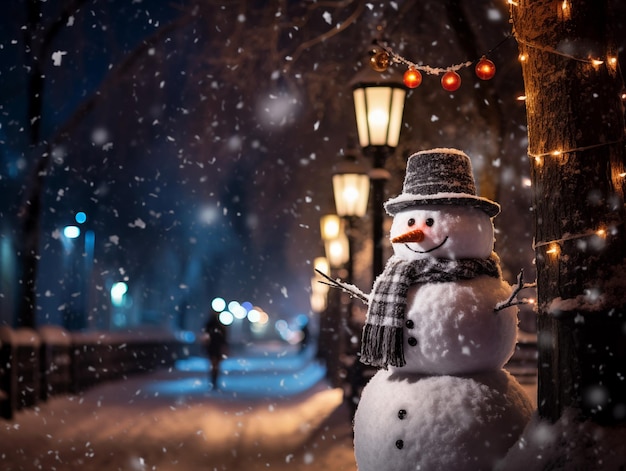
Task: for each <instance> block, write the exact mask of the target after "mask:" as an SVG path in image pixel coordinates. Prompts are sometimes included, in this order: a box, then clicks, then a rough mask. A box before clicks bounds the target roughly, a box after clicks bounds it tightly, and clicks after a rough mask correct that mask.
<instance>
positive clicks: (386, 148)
mask: <svg viewBox="0 0 626 471" xmlns="http://www.w3.org/2000/svg"><path fill="white" fill-rule="evenodd" d="M351 86H352V95H353V98H354V112H355V114H356V123H357V131H358V133H359V143H360V145H361V147H362V148H363V152H364V153H365V154H367V155H368V156H370V157H371V158H372V160H373V167H372V170H371V172H370V180H371V186H372V205H373V216H372V223H373V231H372V232H373V239H374V251H373V260H372V270H373V278H376V276H378V274H379V273H381V272H382V270H383V203H384V197H385V181H386V180H388V179H389V172H388V171H387V170H385V168H384V167H385V160H386V159H387V157H388V156H389V155H391V154H392V153H393V151H394V149H395V148H396V147H397V146H398V141H399V139H400V129H401V128H402V114H403V112H404V100H405V97H406V88H405V86H404V83H403V82H402V77H401V76H400V74H399V72H397V71H395V69H387V70H386V71H385V72H383V73H380V72H376V71H374V70H373V69H372V68H371V67H366V68H365V69H363V70H362V71H361V72H359V73H358V74H357V75H356V76H355V77H354V78H353V79H352V81H351Z"/></svg>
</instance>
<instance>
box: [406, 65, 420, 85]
mask: <svg viewBox="0 0 626 471" xmlns="http://www.w3.org/2000/svg"><path fill="white" fill-rule="evenodd" d="M402 81H403V82H404V84H405V85H406V86H407V87H409V88H417V87H419V86H420V85H421V83H422V74H421V73H420V71H419V70H417V69H415V68H413V67H411V68H410V69H409V70H407V71H406V72H405V73H404V77H403V78H402Z"/></svg>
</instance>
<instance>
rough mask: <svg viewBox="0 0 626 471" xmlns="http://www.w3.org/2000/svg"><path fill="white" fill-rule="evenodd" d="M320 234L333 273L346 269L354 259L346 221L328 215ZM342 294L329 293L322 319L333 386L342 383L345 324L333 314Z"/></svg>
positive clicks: (321, 341) (321, 333)
mask: <svg viewBox="0 0 626 471" xmlns="http://www.w3.org/2000/svg"><path fill="white" fill-rule="evenodd" d="M320 232H321V235H322V240H323V241H324V246H325V249H326V258H327V259H328V262H329V264H330V268H331V270H332V269H337V268H340V267H342V266H343V265H344V264H345V263H346V262H347V261H348V259H349V257H350V254H349V253H348V250H349V249H348V238H347V237H346V234H345V232H344V230H343V221H342V220H341V218H340V217H339V216H338V215H336V214H327V215H326V216H323V217H322V218H321V220H320ZM340 295H341V293H340V292H338V290H331V291H330V292H329V293H328V306H327V309H326V310H325V314H324V316H323V318H322V319H321V320H320V324H321V325H320V345H324V348H323V349H322V352H321V355H322V357H323V358H324V359H325V360H326V371H327V375H328V378H329V379H330V381H331V383H332V384H333V386H339V385H340V384H341V378H340V376H341V362H340V359H339V356H340V354H341V352H342V351H343V334H342V322H341V316H336V315H333V312H335V311H336V309H337V308H338V307H339V305H340Z"/></svg>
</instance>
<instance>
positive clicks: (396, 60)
mask: <svg viewBox="0 0 626 471" xmlns="http://www.w3.org/2000/svg"><path fill="white" fill-rule="evenodd" d="M512 37H513V36H512V35H510V34H509V35H507V36H506V37H505V38H504V39H503V40H502V41H500V42H499V43H498V44H497V45H496V46H495V47H493V48H492V49H491V50H489V51H488V53H487V54H489V53H491V52H493V51H494V50H495V49H497V48H498V47H500V46H501V45H502V44H504V42H506V41H507V40H509V39H511V38H512ZM374 44H375V45H376V47H377V49H375V50H374V51H372V54H373V55H372V57H371V58H370V65H371V66H372V68H373V69H374V70H376V71H378V72H384V71H385V70H387V68H388V67H390V66H391V65H392V64H404V65H405V66H407V68H408V70H407V71H406V72H405V74H404V79H403V80H404V84H405V85H406V86H407V87H409V88H416V87H418V86H419V85H420V84H421V83H422V75H421V73H420V72H423V73H426V74H428V75H443V77H442V79H441V86H442V87H443V88H444V89H445V90H447V91H455V90H457V89H458V88H459V87H460V86H461V76H460V75H459V74H458V73H457V72H458V71H459V70H461V69H464V68H466V67H470V66H472V65H475V69H474V72H475V74H476V76H477V77H478V78H480V79H481V80H490V79H491V78H493V76H494V75H495V73H496V66H495V64H494V63H493V62H492V61H491V60H489V59H488V58H487V54H483V55H482V56H481V57H480V59H478V60H474V61H465V62H461V63H459V64H454V65H450V66H448V67H431V66H429V65H422V64H417V63H415V62H412V61H410V60H408V59H406V58H404V57H402V56H401V55H399V54H397V53H396V52H394V51H393V49H391V47H389V46H388V45H387V44H386V43H385V42H383V41H380V40H375V41H374Z"/></svg>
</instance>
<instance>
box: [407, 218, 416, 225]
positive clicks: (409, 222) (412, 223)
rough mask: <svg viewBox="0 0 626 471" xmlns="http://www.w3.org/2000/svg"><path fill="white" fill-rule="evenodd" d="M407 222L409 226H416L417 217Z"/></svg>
mask: <svg viewBox="0 0 626 471" xmlns="http://www.w3.org/2000/svg"><path fill="white" fill-rule="evenodd" d="M407 224H408V225H409V227H411V226H414V225H415V219H413V218H411V219H409V220H408V221H407Z"/></svg>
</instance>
